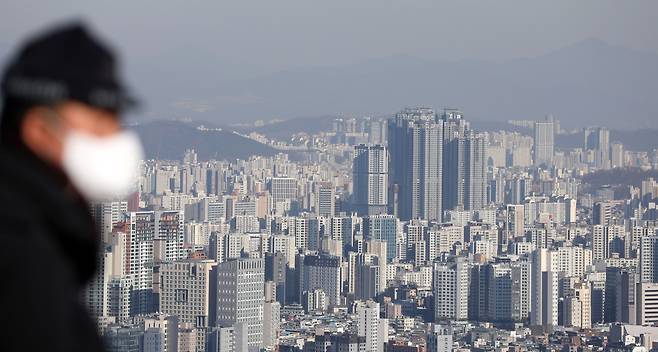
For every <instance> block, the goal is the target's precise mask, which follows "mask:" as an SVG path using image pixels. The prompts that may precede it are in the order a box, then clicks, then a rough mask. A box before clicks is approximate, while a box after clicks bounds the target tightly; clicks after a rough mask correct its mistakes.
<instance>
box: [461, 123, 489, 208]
mask: <svg viewBox="0 0 658 352" xmlns="http://www.w3.org/2000/svg"><path fill="white" fill-rule="evenodd" d="M464 156H465V158H464V201H463V205H464V209H467V210H479V209H482V208H483V207H484V206H485V205H486V203H487V152H486V139H485V138H484V136H482V135H476V134H475V133H474V132H473V131H469V134H468V135H467V136H466V138H465V141H464Z"/></svg>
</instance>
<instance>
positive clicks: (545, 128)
mask: <svg viewBox="0 0 658 352" xmlns="http://www.w3.org/2000/svg"><path fill="white" fill-rule="evenodd" d="M554 155H555V127H554V126H553V122H552V121H537V122H535V146H534V161H535V165H537V166H538V165H542V164H545V165H547V166H552V165H553V157H554Z"/></svg>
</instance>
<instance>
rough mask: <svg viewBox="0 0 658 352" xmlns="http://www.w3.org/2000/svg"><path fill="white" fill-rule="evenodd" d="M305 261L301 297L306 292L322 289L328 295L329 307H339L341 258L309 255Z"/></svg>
mask: <svg viewBox="0 0 658 352" xmlns="http://www.w3.org/2000/svg"><path fill="white" fill-rule="evenodd" d="M303 260H304V262H303V265H302V273H301V285H300V291H301V292H300V296H302V295H303V293H304V292H312V291H313V290H316V289H321V290H323V291H324V293H325V294H326V295H327V297H328V300H329V305H331V306H336V305H339V304H340V290H341V277H340V268H341V262H340V257H337V256H332V255H327V254H324V253H320V254H319V255H307V256H305V257H304V259H303Z"/></svg>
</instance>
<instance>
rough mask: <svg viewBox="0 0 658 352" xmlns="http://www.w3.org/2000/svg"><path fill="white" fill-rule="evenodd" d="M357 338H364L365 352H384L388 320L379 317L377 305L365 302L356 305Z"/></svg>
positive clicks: (372, 302)
mask: <svg viewBox="0 0 658 352" xmlns="http://www.w3.org/2000/svg"><path fill="white" fill-rule="evenodd" d="M356 313H357V315H358V324H357V328H358V336H362V337H365V338H366V344H365V349H364V351H365V352H384V343H386V342H388V319H382V318H380V317H379V303H377V302H374V301H370V300H369V301H365V302H359V303H357V307H356Z"/></svg>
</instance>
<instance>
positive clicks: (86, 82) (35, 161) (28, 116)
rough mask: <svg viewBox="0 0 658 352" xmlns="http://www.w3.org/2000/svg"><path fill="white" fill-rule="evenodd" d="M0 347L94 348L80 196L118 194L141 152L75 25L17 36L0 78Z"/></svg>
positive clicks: (113, 87)
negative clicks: (19, 43) (85, 297)
mask: <svg viewBox="0 0 658 352" xmlns="http://www.w3.org/2000/svg"><path fill="white" fill-rule="evenodd" d="M1 88H2V114H1V117H0V118H1V120H0V204H1V211H0V243H1V245H0V273H1V274H0V277H1V278H2V280H3V282H2V289H0V349H1V350H6V351H99V350H102V344H101V340H100V338H99V336H98V334H97V332H96V324H95V322H94V321H93V320H92V319H91V318H90V316H89V315H88V313H87V312H86V310H85V308H84V307H83V306H82V305H81V303H80V291H81V289H82V288H83V286H84V285H85V283H86V282H87V281H88V280H89V279H90V278H91V276H92V275H93V274H94V271H95V270H96V257H97V251H98V248H99V246H100V242H99V241H100V239H99V238H98V234H97V232H96V229H95V228H94V223H93V221H92V219H91V215H90V211H89V208H88V206H87V202H90V201H101V200H105V199H109V198H112V197H116V196H121V195H122V194H124V193H125V192H127V191H128V190H129V189H130V187H131V186H133V185H134V175H135V173H136V171H137V164H138V162H139V159H140V158H141V146H140V144H139V141H138V139H137V137H136V136H135V135H133V134H132V133H131V132H128V131H124V130H122V129H121V127H120V121H119V117H118V116H119V114H120V113H122V112H124V111H125V110H126V109H127V108H129V107H130V106H132V105H133V104H132V102H133V101H132V100H131V99H130V98H129V97H128V96H127V94H126V91H125V89H124V87H123V85H122V84H121V82H120V81H119V80H118V78H117V74H116V62H115V59H114V57H113V55H112V53H111V52H110V50H109V49H108V48H106V47H105V46H104V45H103V44H102V43H100V42H99V41H98V40H96V39H95V38H94V37H92V36H91V35H90V34H89V33H88V32H87V30H86V29H85V28H84V27H83V26H81V25H78V24H70V25H65V26H61V27H58V28H55V29H53V30H51V31H49V32H47V33H45V34H42V35H40V36H38V37H36V38H33V39H32V40H30V41H28V42H27V44H26V45H25V46H23V47H22V48H21V49H20V50H19V51H18V53H17V54H16V55H15V56H14V57H13V59H12V60H11V61H10V62H9V65H8V66H7V68H6V70H5V72H4V76H3V77H2V86H1Z"/></svg>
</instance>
